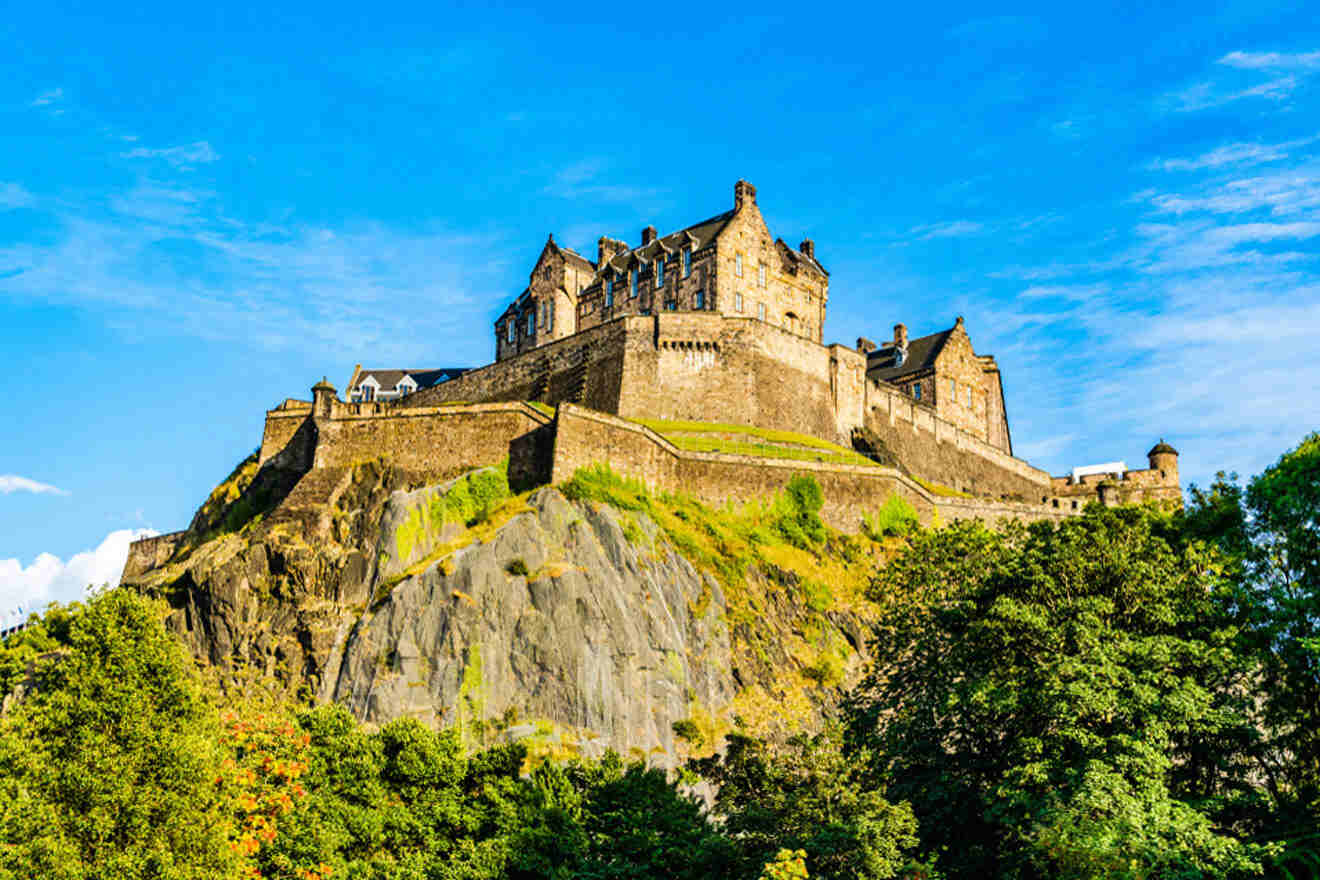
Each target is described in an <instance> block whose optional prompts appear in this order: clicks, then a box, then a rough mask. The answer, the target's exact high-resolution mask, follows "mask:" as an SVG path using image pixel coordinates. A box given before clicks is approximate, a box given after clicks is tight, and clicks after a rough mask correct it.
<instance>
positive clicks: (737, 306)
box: [733, 293, 742, 312]
mask: <svg viewBox="0 0 1320 880" xmlns="http://www.w3.org/2000/svg"><path fill="white" fill-rule="evenodd" d="M733 310H734V311H735V312H741V311H742V294H741V293H735V294H734V295H733Z"/></svg>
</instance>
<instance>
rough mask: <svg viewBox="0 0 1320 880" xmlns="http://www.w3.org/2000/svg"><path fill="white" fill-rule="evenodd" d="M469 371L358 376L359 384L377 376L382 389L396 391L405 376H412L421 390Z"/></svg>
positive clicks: (387, 372)
mask: <svg viewBox="0 0 1320 880" xmlns="http://www.w3.org/2000/svg"><path fill="white" fill-rule="evenodd" d="M468 369H469V368H468V367H440V368H438V369H431V370H363V371H362V372H361V373H360V374H358V379H357V384H358V385H361V384H362V383H363V382H365V381H367V377H368V376H375V377H376V381H377V382H379V383H380V387H381V388H386V389H394V388H396V387H398V384H399V382H400V381H402V380H403V377H404V376H412V380H413V381H414V382H416V383H417V388H418V390H421V389H422V388H430V387H432V386H434V385H439V384H440V383H441V382H448V381H449V380H450V379H455V378H457V377H459V376H461V375H463V374H464V373H466V372H467V371H468Z"/></svg>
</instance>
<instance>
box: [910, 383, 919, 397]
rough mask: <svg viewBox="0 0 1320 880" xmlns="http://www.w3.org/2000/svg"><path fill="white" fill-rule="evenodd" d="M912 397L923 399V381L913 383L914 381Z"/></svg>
mask: <svg viewBox="0 0 1320 880" xmlns="http://www.w3.org/2000/svg"><path fill="white" fill-rule="evenodd" d="M912 399H913V400H921V383H920V382H913V383H912Z"/></svg>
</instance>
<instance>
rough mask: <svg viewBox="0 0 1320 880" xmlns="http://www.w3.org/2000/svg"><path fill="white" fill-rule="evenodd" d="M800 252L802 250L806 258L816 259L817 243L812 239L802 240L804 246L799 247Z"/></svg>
mask: <svg viewBox="0 0 1320 880" xmlns="http://www.w3.org/2000/svg"><path fill="white" fill-rule="evenodd" d="M798 250H800V251H801V252H802V254H803V255H804V256H807V257H810V258H811V259H813V260H814V259H816V243H815V242H814V241H812V240H811V239H809V238H804V239H802V244H800V245H798Z"/></svg>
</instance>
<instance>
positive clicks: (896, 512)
mask: <svg viewBox="0 0 1320 880" xmlns="http://www.w3.org/2000/svg"><path fill="white" fill-rule="evenodd" d="M920 524H921V523H920V522H919V521H918V519H917V511H916V508H914V507H913V506H912V505H911V504H909V503H908V502H907V499H905V498H900V497H899V496H898V495H896V494H891V495H890V496H889V498H888V500H886V501H885V506H884V507H882V508H880V510H879V512H877V513H876V514H874V515H870V516H868V515H864V516H863V517H862V530H863V531H864V532H866V536H867V537H868V538H871V539H872V540H874V541H879V540H880V539H882V538H886V537H896V538H901V537H903V536H904V535H907V534H910V533H911V532H912V530H913V529H916V528H917V527H918V526H920Z"/></svg>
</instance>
